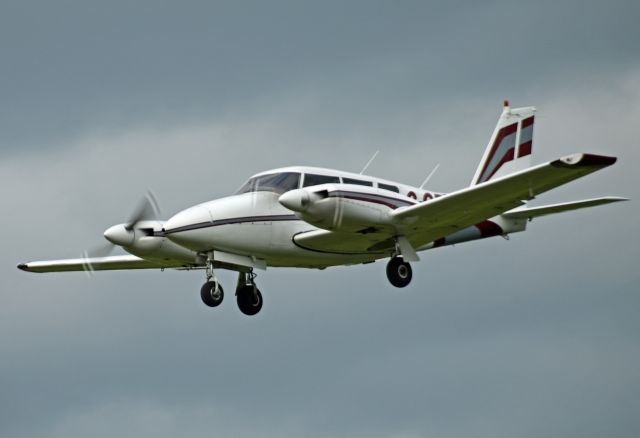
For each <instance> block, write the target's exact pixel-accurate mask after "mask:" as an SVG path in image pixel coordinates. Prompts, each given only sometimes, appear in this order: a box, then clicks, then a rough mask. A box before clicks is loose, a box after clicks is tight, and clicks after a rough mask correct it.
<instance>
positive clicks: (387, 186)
mask: <svg viewBox="0 0 640 438" xmlns="http://www.w3.org/2000/svg"><path fill="white" fill-rule="evenodd" d="M378 188H379V189H383V190H389V191H390V192H396V193H400V189H399V188H398V187H396V186H392V185H391V184H383V183H378Z"/></svg>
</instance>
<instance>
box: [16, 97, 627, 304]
mask: <svg viewBox="0 0 640 438" xmlns="http://www.w3.org/2000/svg"><path fill="white" fill-rule="evenodd" d="M534 112H535V108H532V107H526V108H510V107H509V104H508V102H506V101H505V105H504V109H503V111H502V114H501V116H500V118H499V120H498V124H497V126H496V128H495V130H494V132H493V135H492V136H491V140H490V141H489V145H488V146H487V148H486V150H485V153H484V155H483V157H482V161H480V165H479V166H478V169H477V170H476V173H475V175H474V177H473V180H472V181H471V185H470V186H469V187H465V188H463V189H460V190H458V191H455V192H452V193H437V192H433V191H430V190H423V188H422V187H412V186H408V185H405V184H400V183H396V182H393V181H386V180H382V179H380V178H375V177H371V176H366V175H363V174H357V173H349V172H342V171H338V170H330V169H320V168H315V167H287V168H282V169H276V170H269V171H267V172H263V173H259V174H257V175H255V176H253V177H251V178H250V179H249V180H248V181H247V182H246V183H245V184H244V185H243V186H242V187H241V188H240V189H239V190H238V191H237V192H236V193H235V194H234V195H232V196H229V197H226V198H222V199H216V200H214V201H209V202H205V203H203V204H199V205H196V206H194V207H190V208H187V209H186V210H183V211H181V212H179V213H178V214H176V215H175V216H173V217H172V218H170V219H169V220H167V221H160V220H155V219H152V218H151V214H150V213H151V210H152V208H151V207H152V205H153V202H152V199H151V198H147V200H146V201H145V204H143V205H142V206H141V208H140V209H139V210H138V212H137V213H136V214H135V215H134V217H133V218H132V219H131V220H130V221H129V222H128V223H124V224H119V225H114V226H112V227H111V228H109V229H108V230H106V231H105V232H104V237H105V238H106V239H107V240H108V241H109V242H111V244H113V245H118V246H121V247H122V248H123V249H124V250H125V251H127V252H128V253H130V254H131V255H117V256H102V257H96V256H95V254H94V256H93V257H89V256H85V257H84V258H79V259H68V260H53V261H38V262H29V263H23V264H20V265H18V268H20V269H22V270H25V271H29V272H59V271H82V270H111V269H144V268H156V269H164V268H175V269H187V270H188V269H205V270H206V277H207V281H206V283H205V284H204V285H203V286H202V288H201V297H202V301H203V302H204V303H205V304H206V305H207V306H210V307H215V306H218V305H219V304H220V303H221V302H222V299H223V297H224V292H223V289H222V286H221V285H220V283H219V282H218V280H217V279H216V276H215V273H214V269H230V270H233V271H237V272H238V274H239V278H238V283H237V286H236V298H237V303H238V307H239V308H240V311H242V313H244V314H246V315H255V314H256V313H258V312H259V311H260V309H261V308H262V303H263V300H262V294H261V293H260V291H259V290H258V288H257V287H256V283H255V277H256V274H255V273H254V270H256V269H266V268H267V267H268V266H269V267H298V268H318V269H324V268H326V267H328V266H336V265H354V264H359V263H371V262H373V261H375V260H378V259H384V258H390V260H389V262H388V264H387V277H388V279H389V281H390V282H391V284H392V285H394V286H396V287H405V286H407V285H408V284H409V282H410V281H411V277H412V271H411V266H410V264H409V262H415V261H418V260H419V257H418V253H419V252H420V251H424V250H426V249H432V248H438V247H441V246H445V245H452V244H456V243H462V242H468V241H471V240H476V239H482V238H485V237H491V236H503V237H506V236H507V235H508V234H510V233H515V232H519V231H524V230H525V229H526V225H527V221H528V220H531V219H533V218H534V217H538V216H543V215H548V214H554V213H559V212H563V211H568V210H575V209H579V208H584V207H591V206H595V205H601V204H607V203H611V202H617V201H623V200H626V199H625V198H619V197H604V198H596V199H588V200H583V201H576V202H567V203H561V204H554V205H546V206H542V207H528V206H527V201H529V200H531V199H534V198H535V197H536V196H538V195H539V194H541V193H544V192H546V191H548V190H550V189H553V188H555V187H558V186H561V185H563V184H566V183H568V182H569V181H572V180H574V179H577V178H580V177H582V176H585V175H587V174H589V173H592V172H595V171H597V170H600V169H602V168H604V167H607V166H610V165H612V164H613V163H615V161H616V158H615V157H607V156H601V155H593V154H586V153H583V154H573V155H568V156H566V157H562V158H559V159H557V160H554V161H550V162H548V163H544V164H539V165H537V166H533V167H530V159H531V153H532V144H533V143H532V138H533V123H534ZM425 182H426V181H425ZM423 186H424V184H423Z"/></svg>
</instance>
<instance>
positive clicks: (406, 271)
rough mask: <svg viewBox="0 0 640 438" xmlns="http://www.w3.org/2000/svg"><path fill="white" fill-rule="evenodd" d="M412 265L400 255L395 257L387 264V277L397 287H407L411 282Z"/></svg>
mask: <svg viewBox="0 0 640 438" xmlns="http://www.w3.org/2000/svg"><path fill="white" fill-rule="evenodd" d="M412 275H413V274H412V272H411V265H410V264H409V263H407V262H405V261H404V260H402V258H400V257H394V258H392V259H391V260H389V263H388V264H387V278H388V279H389V282H390V283H391V284H392V285H394V286H395V287H405V286H406V285H408V284H409V283H411V277H412Z"/></svg>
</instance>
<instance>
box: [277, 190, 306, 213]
mask: <svg viewBox="0 0 640 438" xmlns="http://www.w3.org/2000/svg"><path fill="white" fill-rule="evenodd" d="M309 201H310V199H309V193H308V192H307V191H306V190H304V189H297V190H291V191H288V192H286V193H283V194H282V195H281V196H280V198H278V202H280V204H282V205H283V206H284V207H286V208H288V209H289V210H292V211H304V210H306V209H307V207H308V206H309Z"/></svg>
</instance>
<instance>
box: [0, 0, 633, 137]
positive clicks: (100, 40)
mask: <svg viewBox="0 0 640 438" xmlns="http://www.w3.org/2000/svg"><path fill="white" fill-rule="evenodd" d="M2 8H3V10H2V12H3V13H2V14H1V15H0V17H1V18H0V41H2V43H1V44H2V60H1V65H2V76H3V81H2V85H0V87H1V88H0V94H1V95H2V96H3V97H2V98H3V105H2V107H1V110H2V112H1V113H0V131H2V132H3V133H4V141H3V145H2V146H3V149H7V148H12V149H16V148H21V147H25V146H32V147H43V146H44V145H49V144H52V143H54V144H62V143H64V142H68V141H69V140H70V138H73V136H74V132H77V131H79V130H82V129H83V128H84V129H88V128H91V127H93V126H105V127H121V126H131V125H135V124H136V123H139V122H141V121H142V122H148V121H149V120H151V121H153V120H159V121H160V122H166V121H174V122H175V121H176V120H194V119H195V120H198V119H199V120H203V119H204V120H207V119H210V118H212V117H214V118H215V117H218V116H220V115H221V114H224V113H226V112H228V111H233V110H234V109H238V110H239V111H241V112H243V113H246V112H247V111H249V110H250V108H251V107H252V102H253V101H254V100H255V99H256V98H260V97H263V98H265V99H268V100H272V101H273V100H275V99H278V96H279V95H281V94H285V95H286V94H289V93H290V92H291V90H294V89H299V88H302V89H305V88H309V87H314V85H318V84H319V85H321V86H325V87H330V88H332V89H334V90H335V91H339V92H340V94H338V95H336V100H335V105H336V107H337V108H336V112H337V113H338V114H340V115H342V114H343V112H342V111H341V109H342V108H344V111H345V112H348V113H349V114H352V113H356V114H363V113H364V115H363V116H362V117H363V118H365V117H366V116H367V114H371V113H373V114H374V115H376V114H380V116H381V117H386V116H388V115H389V113H393V111H392V110H391V109H390V108H389V107H390V106H396V105H397V104H404V105H407V104H412V103H413V104H422V103H423V102H425V101H428V100H430V99H438V100H439V99H442V98H443V96H449V97H451V96H454V98H455V96H458V95H460V94H461V93H463V94H465V95H468V96H473V95H478V94H480V95H487V94H489V95H491V96H492V97H493V98H495V99H496V100H499V99H500V98H502V97H503V96H505V95H506V96H511V97H512V98H516V97H519V96H521V95H522V94H523V93H524V92H526V90H528V89H530V87H534V88H535V87H541V86H543V85H544V84H547V85H555V86H558V85H559V84H562V83H566V82H567V81H568V80H570V81H571V82H575V81H581V80H585V78H587V77H591V76H594V75H595V76H597V77H599V78H601V80H602V82H601V84H602V86H606V85H607V84H606V83H605V82H604V81H605V79H604V78H605V77H604V76H601V75H602V74H604V73H607V72H610V71H612V70H613V71H615V70H619V69H621V68H624V67H625V66H629V65H637V59H638V57H637V55H638V51H637V44H636V41H637V28H636V26H635V18H636V17H637V16H638V5H637V4H636V2H615V3H614V4H610V3H607V4H605V3H600V2H591V3H584V2H535V3H527V4H522V3H518V2H483V3H476V2H470V3H462V2H458V3H454V4H452V3H451V2H431V3H427V2H403V3H402V4H401V5H397V6H390V5H388V4H387V3H386V2H366V3H359V2H352V3H346V4H345V2H322V3H313V2H275V3H274V2H269V3H262V2H255V3H254V4H250V5H249V4H246V3H245V4H238V3H237V2H182V3H180V4H177V3H172V2H148V1H140V2H108V3H99V2H76V1H70V2H55V3H51V2H29V1H27V2H22V1H20V2H5V4H4V6H3V7H2ZM578 11H580V13H578ZM298 91H299V90H298ZM329 93H330V91H329ZM494 93H497V96H495V94H494ZM331 94H334V93H331ZM390 104H392V105H390ZM259 110H260V111H265V110H267V109H265V108H262V107H261V108H259ZM359 121H360V119H359V117H358V116H357V115H356V117H355V120H354V122H355V123H357V122H359Z"/></svg>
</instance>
